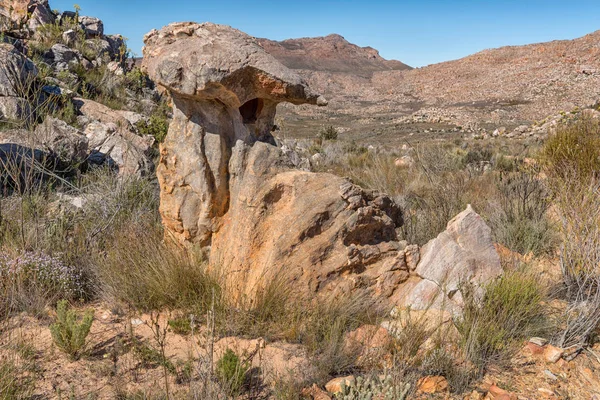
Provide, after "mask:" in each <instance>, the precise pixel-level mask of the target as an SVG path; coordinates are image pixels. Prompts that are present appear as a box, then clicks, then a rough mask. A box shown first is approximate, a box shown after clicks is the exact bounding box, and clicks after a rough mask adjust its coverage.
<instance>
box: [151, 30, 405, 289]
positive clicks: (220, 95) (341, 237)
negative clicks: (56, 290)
mask: <svg viewBox="0 0 600 400" xmlns="http://www.w3.org/2000/svg"><path fill="white" fill-rule="evenodd" d="M145 44H146V46H145V48H144V65H143V66H144V68H145V69H146V70H147V71H148V73H149V75H150V77H151V78H152V79H153V80H154V81H155V82H156V83H157V84H158V85H160V86H161V87H162V88H164V89H166V90H167V91H168V92H169V94H170V96H171V97H172V99H173V105H174V111H173V114H174V117H173V121H172V123H171V125H170V127H169V132H168V134H167V137H166V139H165V141H164V143H163V144H162V145H161V149H160V152H161V160H160V163H159V166H158V168H157V173H158V178H159V183H160V187H161V205H160V211H161V215H162V218H163V223H164V225H165V228H166V231H167V234H168V235H169V236H171V237H173V238H175V240H177V241H179V242H181V243H182V244H184V245H193V244H197V245H201V246H209V245H210V246H211V254H210V265H211V268H213V269H214V270H217V269H219V271H221V272H222V273H223V276H224V278H225V279H226V282H227V283H226V287H227V288H228V289H229V290H231V292H232V298H237V299H250V300H251V299H253V298H254V297H255V296H256V294H257V293H258V292H259V291H260V290H261V289H262V288H264V287H265V285H266V284H267V283H268V282H270V281H272V280H273V279H279V278H281V279H285V280H287V281H294V282H296V286H297V288H298V289H299V290H301V291H304V292H321V293H324V292H327V293H329V292H340V291H342V292H348V291H356V290H367V291H369V292H377V291H378V289H377V288H378V287H382V288H383V287H386V284H385V283H386V282H392V284H391V285H390V286H394V284H398V283H400V282H401V281H402V280H405V279H406V278H407V277H408V272H407V271H406V270H405V269H403V268H402V266H405V263H404V262H403V261H404V259H403V257H402V259H401V257H399V253H400V251H401V250H402V245H401V244H400V243H399V242H398V241H397V237H396V231H395V228H396V227H397V226H399V225H401V223H402V215H401V212H400V210H399V208H398V207H397V206H396V205H395V204H394V203H393V202H392V201H391V200H390V199H389V198H388V197H387V196H385V195H382V194H379V193H376V192H371V191H364V190H362V189H360V188H358V187H357V186H355V185H353V184H351V183H350V182H348V181H347V180H345V179H343V178H339V177H336V176H333V175H330V174H315V173H310V172H304V171H298V170H294V169H293V168H292V167H291V166H290V165H289V163H288V162H287V161H286V159H285V157H283V156H282V154H281V152H280V150H279V149H278V148H277V147H276V146H274V145H273V143H274V140H273V137H272V136H271V131H272V129H273V126H274V117H275V109H276V106H277V104H278V103H280V102H283V101H287V102H291V103H294V104H303V103H308V104H320V105H325V104H326V101H325V100H324V99H323V98H322V97H320V96H319V95H318V94H316V93H314V92H312V91H311V90H310V89H309V87H308V86H307V84H306V83H305V82H304V81H303V80H302V79H301V78H300V77H299V76H298V75H296V74H295V73H294V72H292V71H290V70H289V69H287V68H286V67H284V66H283V65H281V64H280V63H279V62H277V61H276V60H275V59H274V58H273V57H272V56H270V55H268V54H267V53H266V52H265V51H264V50H263V49H262V48H261V47H260V46H259V45H258V44H257V43H256V41H255V40H254V39H253V38H251V37H250V36H248V35H246V34H244V33H242V32H240V31H238V30H235V29H233V28H230V27H227V26H221V25H215V24H210V23H205V24H193V23H181V24H173V25H170V26H168V27H166V28H164V29H163V30H161V31H160V32H158V31H153V32H151V33H150V34H148V35H147V36H146V38H145ZM392 292H393V290H391V291H388V293H386V294H387V295H391V293H392Z"/></svg>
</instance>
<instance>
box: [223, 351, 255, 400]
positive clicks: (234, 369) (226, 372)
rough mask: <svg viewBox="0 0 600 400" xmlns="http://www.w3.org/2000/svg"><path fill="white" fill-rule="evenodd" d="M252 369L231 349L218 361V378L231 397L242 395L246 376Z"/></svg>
mask: <svg viewBox="0 0 600 400" xmlns="http://www.w3.org/2000/svg"><path fill="white" fill-rule="evenodd" d="M249 369H250V364H249V363H248V362H247V361H242V360H241V359H240V357H239V356H238V355H237V354H235V352H234V351H233V350H231V349H229V348H228V349H227V350H226V351H225V353H224V354H223V356H222V357H221V358H220V359H219V360H218V361H217V365H216V376H217V378H218V379H219V381H221V384H223V385H224V386H225V387H226V388H228V392H229V393H230V395H231V396H236V395H237V394H239V393H240V391H241V389H242V387H243V385H244V382H245V381H246V374H247V373H248V371H249Z"/></svg>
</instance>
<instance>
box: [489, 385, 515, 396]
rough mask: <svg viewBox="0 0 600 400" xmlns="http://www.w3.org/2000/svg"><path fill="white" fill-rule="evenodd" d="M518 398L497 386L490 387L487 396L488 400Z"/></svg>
mask: <svg viewBox="0 0 600 400" xmlns="http://www.w3.org/2000/svg"><path fill="white" fill-rule="evenodd" d="M516 398H517V397H516V396H514V395H512V394H510V393H509V392H507V391H506V390H504V389H501V388H499V387H498V386H496V385H492V386H490V388H489V389H488V393H487V396H486V399H490V400H514V399H516Z"/></svg>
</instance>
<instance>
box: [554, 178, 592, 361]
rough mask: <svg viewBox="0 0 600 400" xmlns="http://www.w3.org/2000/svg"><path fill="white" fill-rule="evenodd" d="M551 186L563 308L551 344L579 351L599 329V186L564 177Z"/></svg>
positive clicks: (590, 182)
mask: <svg viewBox="0 0 600 400" xmlns="http://www.w3.org/2000/svg"><path fill="white" fill-rule="evenodd" d="M573 174H576V173H575V172H573ZM552 185H553V191H554V192H555V194H556V214H557V217H558V227H559V235H560V241H561V243H560V247H559V249H560V267H561V272H562V282H561V284H560V285H559V291H558V293H557V295H558V297H559V299H561V300H562V301H563V302H564V304H565V305H566V307H565V308H564V309H563V310H561V312H560V316H559V321H558V325H559V327H560V330H559V331H558V332H557V334H556V335H555V338H554V342H555V343H556V344H557V345H558V346H561V347H571V346H578V347H579V348H580V349H581V348H583V347H584V346H586V345H589V344H590V343H593V340H594V336H595V335H597V334H598V329H599V328H600V182H599V181H598V179H597V178H593V177H591V178H589V179H587V181H586V180H583V179H582V178H581V177H580V176H578V175H572V176H568V175H567V176H565V178H564V179H563V178H557V179H554V180H553V182H552Z"/></svg>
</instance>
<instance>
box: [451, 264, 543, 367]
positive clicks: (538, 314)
mask: <svg viewBox="0 0 600 400" xmlns="http://www.w3.org/2000/svg"><path fill="white" fill-rule="evenodd" d="M461 292H462V295H463V299H464V308H463V314H462V316H461V317H457V318H456V319H455V320H454V324H455V326H456V328H457V330H458V332H459V333H460V334H461V346H462V349H463V351H464V354H465V356H466V357H467V358H468V359H469V360H470V361H471V362H472V363H473V364H474V365H475V366H476V367H477V368H478V369H479V372H480V373H481V374H483V373H484V372H485V369H486V367H487V366H488V365H490V364H491V363H494V362H503V361H506V360H507V359H509V358H510V356H512V354H513V351H515V349H516V348H518V345H519V344H520V343H521V341H522V340H524V339H526V338H529V337H532V336H536V335H539V334H541V333H542V332H543V331H544V329H545V328H546V325H545V324H546V317H545V308H544V306H543V301H544V300H545V294H544V293H543V291H542V289H541V287H540V284H539V282H538V279H536V278H535V277H533V276H529V275H525V274H523V273H521V272H509V273H506V274H505V275H504V276H502V277H501V278H498V279H497V280H495V281H492V282H491V283H490V284H488V285H487V286H486V287H485V289H484V293H480V291H479V290H477V289H476V288H475V287H474V286H472V285H463V287H462V289H461Z"/></svg>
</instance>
